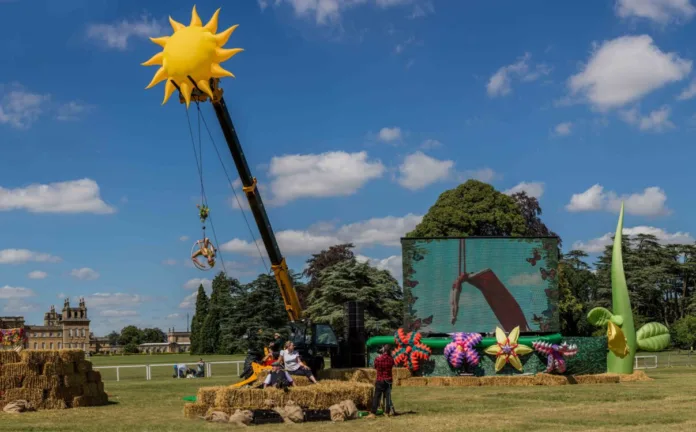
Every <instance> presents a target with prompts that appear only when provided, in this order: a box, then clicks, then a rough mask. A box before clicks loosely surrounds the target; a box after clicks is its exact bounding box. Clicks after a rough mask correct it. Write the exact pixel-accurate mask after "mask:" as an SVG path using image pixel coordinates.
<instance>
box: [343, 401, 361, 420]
mask: <svg viewBox="0 0 696 432" xmlns="http://www.w3.org/2000/svg"><path fill="white" fill-rule="evenodd" d="M339 405H340V406H341V408H343V413H344V414H345V415H346V420H354V419H356V418H358V407H356V406H355V402H353V401H352V400H344V401H343V402H341V403H340V404H339Z"/></svg>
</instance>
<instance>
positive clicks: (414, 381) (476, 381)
mask: <svg viewBox="0 0 696 432" xmlns="http://www.w3.org/2000/svg"><path fill="white" fill-rule="evenodd" d="M641 372H642V371H641ZM646 378H647V379H648V380H650V378H648V377H647V375H645V374H642V375H641V374H634V375H611V374H597V375H575V376H565V375H551V374H545V373H540V374H536V375H497V376H484V377H474V376H458V377H413V378H408V379H404V380H400V381H398V382H397V381H395V385H399V386H403V387H423V386H428V387H478V386H504V387H530V386H538V385H543V386H559V385H569V384H609V383H618V382H626V381H645V379H646Z"/></svg>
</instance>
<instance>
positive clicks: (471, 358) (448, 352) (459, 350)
mask: <svg viewBox="0 0 696 432" xmlns="http://www.w3.org/2000/svg"><path fill="white" fill-rule="evenodd" d="M481 338H482V336H481V335H480V334H479V333H453V334H452V342H450V343H448V344H447V346H445V352H444V354H445V358H446V359H447V362H448V363H449V364H450V365H452V367H454V368H457V369H459V368H460V367H462V365H463V364H464V362H466V363H468V364H469V365H471V366H476V365H478V363H479V355H478V353H477V352H476V350H475V349H474V347H475V346H476V344H478V343H479V342H481Z"/></svg>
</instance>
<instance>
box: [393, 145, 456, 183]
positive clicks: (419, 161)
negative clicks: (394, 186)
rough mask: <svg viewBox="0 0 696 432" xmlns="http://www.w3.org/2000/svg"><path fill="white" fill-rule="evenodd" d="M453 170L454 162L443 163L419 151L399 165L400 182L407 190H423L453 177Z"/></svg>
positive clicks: (443, 161) (446, 161)
mask: <svg viewBox="0 0 696 432" xmlns="http://www.w3.org/2000/svg"><path fill="white" fill-rule="evenodd" d="M453 168H454V162H453V161H451V160H442V161H441V160H438V159H435V158H433V157H430V156H428V155H426V154H424V153H423V152H420V151H417V152H415V153H413V154H410V155H408V156H406V158H405V159H404V162H403V163H402V164H401V165H399V178H398V182H399V184H400V185H401V186H403V187H405V188H406V189H410V190H419V189H423V188H424V187H426V186H429V185H431V184H433V183H436V182H438V181H442V180H446V179H447V178H449V177H451V175H452V171H453Z"/></svg>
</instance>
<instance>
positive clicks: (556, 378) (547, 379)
mask: <svg viewBox="0 0 696 432" xmlns="http://www.w3.org/2000/svg"><path fill="white" fill-rule="evenodd" d="M534 384H535V385H544V386H558V385H567V384H568V378H567V377H565V376H563V375H551V374H547V373H540V374H536V375H535V376H534Z"/></svg>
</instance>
